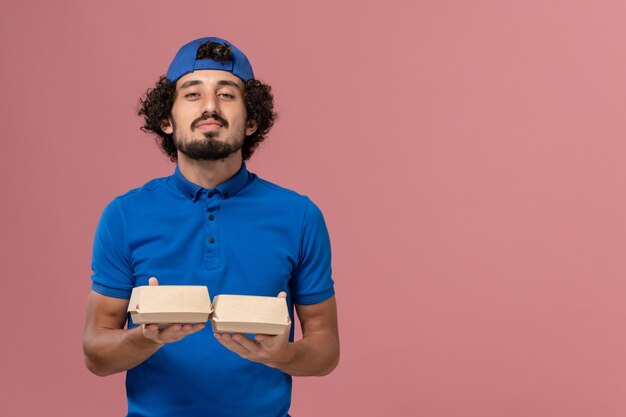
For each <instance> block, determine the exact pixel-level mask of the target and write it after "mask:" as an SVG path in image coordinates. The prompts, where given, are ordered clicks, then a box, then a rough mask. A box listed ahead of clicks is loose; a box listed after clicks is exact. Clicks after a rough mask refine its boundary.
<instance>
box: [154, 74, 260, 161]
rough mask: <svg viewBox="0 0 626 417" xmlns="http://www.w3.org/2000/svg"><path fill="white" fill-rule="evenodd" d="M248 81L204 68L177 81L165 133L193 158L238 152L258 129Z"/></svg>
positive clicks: (220, 156) (211, 159) (217, 157)
mask: <svg viewBox="0 0 626 417" xmlns="http://www.w3.org/2000/svg"><path fill="white" fill-rule="evenodd" d="M243 92H244V84H243V82H242V81H241V79H239V78H238V77H236V76H234V75H233V74H231V73H229V72H226V71H216V70H200V71H194V72H192V73H189V74H187V75H185V76H183V77H181V78H180V79H179V80H178V81H177V82H176V92H175V93H174V94H175V97H174V105H173V106H172V113H171V116H170V119H169V121H168V122H169V123H168V124H164V126H163V131H164V132H165V133H173V136H174V143H175V145H176V149H178V151H179V152H180V153H183V154H185V155H187V156H188V157H189V158H191V159H200V160H210V161H214V160H219V159H224V158H226V157H228V156H229V155H231V154H233V153H235V152H238V151H239V150H240V149H241V147H242V146H243V141H244V137H245V136H247V135H251V134H252V133H254V131H255V130H256V125H255V124H254V123H253V122H248V121H247V114H246V106H245V104H244V101H243Z"/></svg>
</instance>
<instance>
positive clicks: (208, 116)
mask: <svg viewBox="0 0 626 417" xmlns="http://www.w3.org/2000/svg"><path fill="white" fill-rule="evenodd" d="M208 119H213V120H215V121H217V122H219V123H221V124H222V126H224V127H228V122H227V121H226V119H224V118H223V117H222V116H220V115H219V114H217V113H216V112H213V113H209V112H204V113H202V116H200V117H199V118H197V119H196V120H194V121H193V123H192V124H191V128H192V129H195V128H196V127H198V123H200V122H203V121H205V120H208Z"/></svg>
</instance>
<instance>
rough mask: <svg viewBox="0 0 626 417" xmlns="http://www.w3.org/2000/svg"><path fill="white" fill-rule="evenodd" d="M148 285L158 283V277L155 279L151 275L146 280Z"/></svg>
mask: <svg viewBox="0 0 626 417" xmlns="http://www.w3.org/2000/svg"><path fill="white" fill-rule="evenodd" d="M148 285H159V280H158V279H156V277H151V278H150V279H149V280H148Z"/></svg>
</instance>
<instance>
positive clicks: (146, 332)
mask: <svg viewBox="0 0 626 417" xmlns="http://www.w3.org/2000/svg"><path fill="white" fill-rule="evenodd" d="M141 327H142V332H143V337H145V338H146V339H151V340H157V339H158V338H159V325H158V324H143V325H142V326H141Z"/></svg>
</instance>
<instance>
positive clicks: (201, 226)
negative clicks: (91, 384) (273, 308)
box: [84, 38, 339, 417]
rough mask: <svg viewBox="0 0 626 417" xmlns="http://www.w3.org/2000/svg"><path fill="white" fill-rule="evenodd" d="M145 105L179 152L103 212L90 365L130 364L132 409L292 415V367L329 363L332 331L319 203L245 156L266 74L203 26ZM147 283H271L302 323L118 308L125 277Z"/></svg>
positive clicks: (232, 289)
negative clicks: (245, 327) (228, 323)
mask: <svg viewBox="0 0 626 417" xmlns="http://www.w3.org/2000/svg"><path fill="white" fill-rule="evenodd" d="M139 114H140V115H142V116H143V117H144V118H145V125H144V127H143V129H144V130H147V131H150V132H153V133H155V134H156V135H157V140H158V142H159V144H160V145H161V147H162V149H163V151H164V152H165V153H166V154H167V155H168V156H169V157H170V159H171V160H172V161H174V162H177V166H176V169H175V172H174V174H173V175H172V176H170V177H166V178H159V179H155V180H153V181H150V182H148V183H147V184H145V185H144V186H143V187H141V188H138V189H135V190H132V191H129V192H128V193H126V194H124V195H122V196H120V197H117V198H116V199H114V200H113V201H112V202H111V203H110V204H109V205H108V206H107V207H106V208H105V210H104V213H103V214H102V218H101V219H100V223H99V224H98V228H97V230H96V236H95V241H94V248H93V262H92V269H93V275H92V292H91V294H90V296H89V302H88V307H87V321H86V327H85V334H84V352H85V363H86V365H87V368H88V369H89V370H90V371H92V372H93V373H95V374H96V375H100V376H104V375H109V374H113V373H116V372H123V371H128V372H127V377H126V388H127V396H128V416H151V417H154V416H187V417H193V416H238V417H240V416H268V417H269V416H272V417H276V416H286V415H288V414H287V413H288V410H289V405H290V401H291V375H326V374H328V373H330V372H331V371H332V370H333V369H334V368H335V367H336V365H337V363H338V360H339V335H338V330H337V313H336V304H335V297H334V287H333V281H332V278H331V266H330V243H329V238H328V232H327V230H326V226H325V224H324V219H323V217H322V214H321V212H320V211H319V209H318V208H317V207H316V206H315V205H314V204H313V203H312V202H311V201H310V200H309V199H308V198H307V197H305V196H302V195H299V194H296V193H295V192H293V191H289V190H287V189H284V188H281V187H279V186H277V185H274V184H272V183H269V182H267V181H264V180H262V179H260V178H259V177H257V176H256V175H255V174H252V173H250V172H249V171H248V170H247V169H246V164H245V162H244V160H247V159H248V158H250V156H251V155H252V154H253V152H254V150H255V148H256V146H257V145H258V143H259V142H261V141H262V140H263V139H264V138H265V135H266V134H267V132H268V131H269V129H270V128H271V126H272V124H273V122H274V119H275V113H274V111H273V97H272V94H271V90H270V87H269V86H268V85H266V84H263V83H261V82H259V81H258V80H255V79H254V75H253V72H252V68H251V66H250V63H249V62H248V59H247V58H246V56H245V55H244V54H243V53H242V52H241V51H240V50H239V49H237V48H236V47H235V46H234V45H232V44H231V43H229V42H227V41H225V40H222V39H219V38H202V39H197V40H195V41H193V42H190V43H189V44H187V45H185V46H183V47H182V48H181V49H180V51H179V52H178V54H177V55H176V57H175V58H174V60H173V61H172V63H171V65H170V67H169V70H168V72H167V75H166V76H164V77H161V79H160V80H159V82H158V83H157V85H156V87H155V88H154V89H152V90H149V91H148V93H147V94H146V96H145V97H144V98H143V99H142V100H141V108H140V110H139ZM148 284H149V285H159V284H161V285H176V284H193V285H206V286H207V287H208V288H209V291H210V293H211V294H212V295H218V294H241V295H263V296H276V295H277V294H278V296H279V297H286V298H287V305H288V306H289V312H290V315H291V316H292V319H293V308H294V306H295V310H296V312H297V314H298V318H299V320H300V322H301V326H302V333H303V337H302V339H300V340H298V341H295V342H294V341H293V328H292V329H291V332H287V333H286V334H284V335H279V336H268V335H257V336H255V337H254V338H249V337H248V336H246V335H242V334H226V333H224V334H214V333H212V332H211V331H210V329H209V328H206V327H205V325H204V324H194V325H191V324H175V325H171V326H169V327H167V328H159V326H158V325H156V324H152V325H147V326H145V327H144V328H142V327H141V326H137V325H135V324H134V323H132V320H131V319H130V318H128V315H127V312H126V311H127V307H128V299H129V297H130V293H131V291H132V289H133V287H136V286H140V285H148ZM127 320H128V328H125V324H126V322H127ZM292 322H293V320H292Z"/></svg>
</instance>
